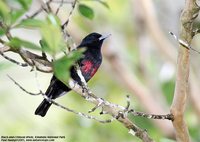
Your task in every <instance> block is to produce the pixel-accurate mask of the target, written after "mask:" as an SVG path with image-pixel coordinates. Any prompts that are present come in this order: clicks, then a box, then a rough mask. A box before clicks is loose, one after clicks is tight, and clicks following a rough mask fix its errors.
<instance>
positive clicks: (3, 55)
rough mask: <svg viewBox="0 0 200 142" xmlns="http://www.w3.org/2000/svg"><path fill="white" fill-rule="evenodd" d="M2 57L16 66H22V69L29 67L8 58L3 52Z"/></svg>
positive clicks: (0, 53)
mask: <svg viewBox="0 0 200 142" xmlns="http://www.w3.org/2000/svg"><path fill="white" fill-rule="evenodd" d="M0 55H1V56H2V57H4V58H5V59H6V60H8V61H10V62H12V63H14V64H16V65H19V66H21V67H27V66H28V64H27V63H20V62H18V61H16V60H14V59H12V58H10V57H8V56H6V55H5V54H4V53H3V52H1V51H0Z"/></svg>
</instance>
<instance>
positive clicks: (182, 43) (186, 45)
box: [169, 32, 200, 54]
mask: <svg viewBox="0 0 200 142" xmlns="http://www.w3.org/2000/svg"><path fill="white" fill-rule="evenodd" d="M169 34H171V35H172V36H173V37H174V38H175V39H176V41H178V43H179V44H181V45H182V46H183V47H185V48H187V49H191V50H193V51H195V52H197V53H198V54H200V51H198V50H196V49H194V48H192V46H191V45H189V44H188V43H186V42H185V41H183V40H182V39H179V38H178V37H177V36H176V35H175V34H174V33H173V32H169Z"/></svg>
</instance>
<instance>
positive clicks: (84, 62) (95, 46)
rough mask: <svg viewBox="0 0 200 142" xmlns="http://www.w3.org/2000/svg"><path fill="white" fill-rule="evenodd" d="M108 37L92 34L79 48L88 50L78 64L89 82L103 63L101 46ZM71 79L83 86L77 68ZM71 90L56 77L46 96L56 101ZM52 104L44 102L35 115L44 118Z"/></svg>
mask: <svg viewBox="0 0 200 142" xmlns="http://www.w3.org/2000/svg"><path fill="white" fill-rule="evenodd" d="M108 36H109V35H107V36H102V35H101V34H98V33H91V34H89V35H87V36H86V37H85V38H84V39H83V40H82V42H81V44H80V45H79V46H78V47H77V48H83V47H86V50H85V51H84V53H83V58H81V59H79V61H78V64H79V66H80V69H81V72H82V74H83V76H84V78H85V80H86V81H87V82H88V81H89V80H90V79H91V78H92V77H93V75H94V74H95V73H96V71H97V70H98V68H99V66H100V65H101V62H102V54H101V46H102V44H103V41H104V39H106V38H107V37H108ZM70 74H71V77H72V78H73V79H74V80H75V81H77V82H78V84H79V85H81V80H80V78H79V76H78V75H77V73H76V70H75V67H74V66H72V67H71V69H70ZM70 90H71V89H70V88H68V87H67V86H66V85H65V84H63V83H62V82H61V81H60V80H58V79H57V78H56V77H55V76H54V75H53V77H52V79H51V82H50V85H49V87H48V89H47V91H46V92H45V95H46V96H47V97H49V98H50V99H56V98H58V97H60V96H62V95H64V94H66V93H67V92H69V91H70ZM51 104H52V103H50V102H48V101H47V100H46V99H44V100H43V101H42V103H41V104H40V105H39V106H38V108H37V109H36V111H35V115H40V116H42V117H44V116H45V115H46V113H47V111H48V109H49V107H50V106H51Z"/></svg>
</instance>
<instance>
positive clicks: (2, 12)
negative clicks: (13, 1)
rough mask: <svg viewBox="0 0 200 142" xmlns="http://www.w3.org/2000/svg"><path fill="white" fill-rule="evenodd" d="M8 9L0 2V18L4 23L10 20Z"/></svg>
mask: <svg viewBox="0 0 200 142" xmlns="http://www.w3.org/2000/svg"><path fill="white" fill-rule="evenodd" d="M9 12H10V9H9V7H8V6H7V5H6V4H5V3H4V2H3V1H2V0H1V1H0V18H1V19H3V20H4V21H9V20H10V18H9V17H10V15H9Z"/></svg>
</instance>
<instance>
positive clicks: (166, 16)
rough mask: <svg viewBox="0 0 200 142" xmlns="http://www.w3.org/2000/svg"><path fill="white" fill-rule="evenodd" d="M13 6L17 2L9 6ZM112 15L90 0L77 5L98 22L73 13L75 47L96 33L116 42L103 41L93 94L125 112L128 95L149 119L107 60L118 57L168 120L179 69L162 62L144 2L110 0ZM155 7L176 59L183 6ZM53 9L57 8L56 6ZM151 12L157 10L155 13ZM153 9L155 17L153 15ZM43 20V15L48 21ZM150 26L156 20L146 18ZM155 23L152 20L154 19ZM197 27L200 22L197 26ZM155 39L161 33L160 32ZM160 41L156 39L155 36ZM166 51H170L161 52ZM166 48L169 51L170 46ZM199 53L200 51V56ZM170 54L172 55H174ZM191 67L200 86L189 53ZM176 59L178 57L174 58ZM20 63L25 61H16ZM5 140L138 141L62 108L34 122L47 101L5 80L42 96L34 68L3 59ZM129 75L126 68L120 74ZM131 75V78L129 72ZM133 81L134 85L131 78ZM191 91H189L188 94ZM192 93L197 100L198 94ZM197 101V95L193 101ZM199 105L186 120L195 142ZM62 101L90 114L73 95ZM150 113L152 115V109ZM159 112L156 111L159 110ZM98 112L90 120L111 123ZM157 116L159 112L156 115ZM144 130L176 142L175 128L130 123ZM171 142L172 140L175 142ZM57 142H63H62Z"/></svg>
mask: <svg viewBox="0 0 200 142" xmlns="http://www.w3.org/2000/svg"><path fill="white" fill-rule="evenodd" d="M10 2H11V3H12V1H10ZM105 2H106V3H107V5H108V6H109V8H106V7H105V6H104V5H102V4H101V3H99V2H97V1H95V0H93V1H89V0H88V1H86V0H80V1H79V3H83V4H86V5H87V6H90V7H91V8H92V9H93V11H94V14H95V17H94V18H93V19H92V20H90V19H87V18H85V17H84V16H82V15H81V14H80V13H79V12H78V10H77V8H75V10H74V12H73V16H72V19H71V20H70V23H69V25H68V30H69V33H70V34H71V35H72V37H73V39H74V41H75V42H76V43H77V44H78V43H80V41H81V39H82V38H83V37H84V36H85V35H87V34H88V33H90V32H93V31H96V32H99V33H103V34H105V33H111V34H112V36H111V37H110V38H109V39H107V40H106V42H105V44H104V47H103V49H102V52H103V55H104V56H105V57H104V60H103V64H102V66H101V68H100V69H99V71H98V72H97V74H96V75H95V76H94V78H93V79H91V81H90V82H89V87H90V88H91V90H92V91H93V92H94V93H95V94H96V95H97V96H99V97H102V98H105V99H107V100H108V101H110V102H113V103H116V104H119V105H123V106H125V105H126V95H130V96H131V107H132V108H134V109H136V110H139V111H143V112H148V109H147V108H145V104H143V103H144V102H145V100H144V101H142V102H141V100H140V99H139V98H140V97H138V96H137V95H136V96H135V93H137V92H134V91H133V90H134V89H130V87H127V84H126V83H125V81H124V80H123V79H122V77H120V74H119V73H117V72H116V70H114V68H113V67H112V66H113V65H111V62H110V60H109V58H108V56H107V55H108V53H115V54H116V55H117V58H118V59H119V60H120V61H121V62H122V64H123V66H124V67H126V68H127V70H129V72H131V73H132V74H133V75H134V76H135V77H136V80H138V82H140V83H139V84H138V86H140V85H141V84H142V86H143V88H145V89H147V90H148V92H150V95H151V96H150V97H151V98H153V100H154V99H155V102H152V103H153V104H154V103H155V104H156V103H158V104H159V105H160V107H162V109H163V110H164V113H166V114H167V113H169V110H170V105H171V103H172V99H173V93H174V87H175V71H176V66H175V64H174V63H173V62H171V60H169V59H168V57H167V56H165V53H163V51H162V50H160V49H159V46H160V45H159V43H158V41H157V39H156V38H155V36H154V34H153V33H152V30H151V27H149V26H148V25H149V24H148V21H146V20H145V19H147V17H145V16H148V15H145V10H147V9H143V8H144V7H143V6H142V2H141V1H140V0H105ZM147 3H148V2H147ZM150 3H151V4H152V5H153V7H148V8H149V9H150V11H151V12H152V13H153V14H154V15H150V16H152V22H153V17H154V16H155V17H157V20H158V24H159V27H157V25H156V24H155V26H156V27H155V28H158V29H160V30H161V31H162V32H163V35H164V38H166V39H167V40H168V42H170V44H172V45H173V49H174V51H175V52H176V53H172V54H173V55H174V54H175V55H176V54H177V48H178V45H177V43H175V41H174V39H173V38H172V37H170V35H168V32H169V31H173V32H174V33H175V34H178V31H179V17H180V13H181V10H182V9H183V6H184V1H182V0H178V1H176V2H174V1H173V0H169V1H163V0H152V1H150ZM40 4H41V1H39V0H38V1H37V0H36V1H33V4H32V7H31V9H30V11H29V14H30V13H33V12H34V11H35V10H37V9H38V7H39V5H40ZM51 6H52V8H56V6H58V4H57V3H53V4H52V5H51ZM151 8H152V9H151ZM70 9H71V6H70V5H68V4H65V5H64V6H63V7H62V8H61V10H60V13H59V14H58V15H59V17H60V18H61V21H65V20H66V18H67V17H68V14H69V11H70ZM152 10H153V11H152ZM44 15H45V14H41V15H39V18H43V17H44ZM149 18H150V19H151V17H149ZM150 21H151V20H150ZM197 22H198V21H197ZM155 32H156V31H155ZM12 34H13V35H16V36H19V37H21V38H23V39H26V40H30V41H32V42H35V43H37V44H38V41H39V40H40V38H41V36H40V34H39V32H38V31H36V30H27V29H26V30H25V29H15V30H12ZM155 34H157V33H155ZM198 38H199V37H198V36H197V37H195V39H194V41H193V45H194V46H195V47H197V48H198V45H199V42H198V41H199V40H198ZM163 46H165V45H163ZM165 48H168V47H167V46H166V47H165ZM199 50H200V49H199ZM171 52H172V51H171ZM8 55H9V56H10V57H12V58H16V59H19V56H17V55H15V54H13V53H8ZM191 55H192V57H191V64H192V67H193V69H194V72H195V75H196V80H197V83H198V84H196V85H199V84H200V82H199V81H198V79H199V78H200V76H199V74H198V72H199V70H198V69H199V62H198V60H199V58H200V56H199V55H198V54H195V53H193V52H192V53H191ZM174 57H175V58H176V56H174ZM19 60H20V59H19ZM0 70H1V72H0V84H1V85H0V107H1V109H0V125H1V126H0V135H1V136H3V135H5V136H7V135H13V136H15V135H16V136H19V135H25V136H27V135H33V136H35V135H38V136H43V135H44V136H48V135H53V136H54V135H55V136H65V140H63V141H66V142H86V141H87V142H93V141H95V142H108V141H119V142H130V141H131V142H132V141H135V142H137V141H140V140H139V139H138V138H136V137H133V136H132V135H131V134H129V133H128V130H127V129H126V128H124V127H123V126H122V125H121V124H120V123H118V122H117V121H114V122H112V123H109V124H101V123H99V122H96V121H94V120H88V119H86V118H82V117H79V116H77V115H75V114H72V113H70V112H66V111H65V110H62V109H61V108H58V107H56V106H52V107H51V109H50V110H49V111H48V113H47V115H46V116H45V117H44V118H41V117H39V116H36V115H34V111H35V109H36V108H37V106H38V105H39V103H40V102H41V101H42V99H43V98H42V96H30V95H28V94H26V93H25V92H23V91H22V90H20V89H19V88H18V87H17V86H16V85H14V83H13V82H12V81H11V80H10V79H9V78H8V77H7V74H8V75H10V76H12V77H13V78H14V79H15V80H16V81H17V82H18V83H20V84H21V85H22V86H23V87H24V88H26V89H27V90H29V91H31V92H36V93H37V92H38V90H37V83H36V80H35V73H34V72H31V71H30V70H31V68H30V67H27V68H22V67H19V66H17V65H14V64H12V63H10V62H9V61H7V60H5V59H4V58H2V57H0ZM123 70H124V68H123V69H122V72H123ZM124 74H125V76H126V72H124ZM51 76H52V74H50V73H38V78H39V82H40V86H41V88H42V90H43V91H45V90H46V88H47V87H48V85H49V81H50V78H51ZM130 80H134V78H130ZM191 90H192V87H191ZM191 90H190V93H191V94H192V92H193V93H198V92H196V91H195V90H193V91H191ZM191 96H192V95H191ZM195 99H197V100H198V99H200V95H199V96H196V98H193V97H190V98H189V101H188V104H187V108H186V113H185V118H186V122H187V124H188V128H189V132H190V135H191V139H192V141H194V142H195V141H196V142H198V141H200V129H199V127H200V123H199V122H200V121H199V120H200V115H199V113H198V109H199V108H196V106H195V104H194V102H193V100H195ZM57 102H59V103H60V104H62V105H64V106H67V107H69V108H73V109H75V110H77V111H79V112H84V113H87V112H88V110H90V109H91V108H92V107H93V105H91V104H89V103H88V102H86V101H84V100H83V99H82V98H81V97H80V96H79V95H77V94H76V93H74V92H70V93H68V94H67V95H65V96H63V97H61V98H58V99H57ZM152 109H153V108H152ZM155 109H156V108H155ZM98 112H99V111H97V112H94V113H92V114H91V115H94V116H96V117H98V118H100V119H107V118H109V117H107V116H100V115H99V114H98ZM154 113H155V114H157V112H156V111H155V112H154ZM129 117H130V119H131V120H132V121H133V122H135V124H137V125H138V126H139V127H141V128H142V129H146V130H147V131H148V133H149V135H150V136H151V137H152V138H153V139H154V140H155V141H159V142H170V141H173V139H174V135H173V129H171V128H172V124H171V122H170V121H168V120H158V121H156V122H160V123H163V124H166V125H163V127H160V126H158V125H157V124H156V122H152V121H151V120H148V119H146V118H141V117H133V116H131V115H130V116H129ZM170 139H171V140H170ZM58 141H59V142H60V141H61V140H58Z"/></svg>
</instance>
